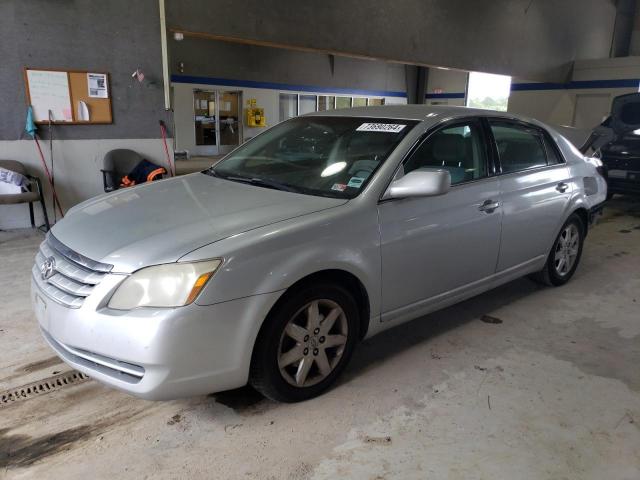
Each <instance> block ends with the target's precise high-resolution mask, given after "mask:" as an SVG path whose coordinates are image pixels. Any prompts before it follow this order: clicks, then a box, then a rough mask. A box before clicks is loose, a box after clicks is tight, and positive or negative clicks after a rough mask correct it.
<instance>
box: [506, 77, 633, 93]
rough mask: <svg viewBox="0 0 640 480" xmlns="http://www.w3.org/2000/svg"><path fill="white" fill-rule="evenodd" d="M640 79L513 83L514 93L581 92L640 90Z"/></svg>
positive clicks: (512, 89)
mask: <svg viewBox="0 0 640 480" xmlns="http://www.w3.org/2000/svg"><path fill="white" fill-rule="evenodd" d="M638 86H640V79H638V78H623V79H619V80H575V81H572V82H567V83H512V84H511V91H512V92H527V91H535V90H581V89H588V88H638Z"/></svg>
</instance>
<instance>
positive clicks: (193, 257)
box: [32, 105, 606, 401]
mask: <svg viewBox="0 0 640 480" xmlns="http://www.w3.org/2000/svg"><path fill="white" fill-rule="evenodd" d="M599 168H600V166H599V165H598V164H597V160H592V159H588V158H585V157H584V156H583V155H581V154H580V153H579V152H578V151H577V150H576V149H575V148H574V147H573V146H572V145H571V143H569V142H568V141H567V140H566V139H565V138H563V137H562V136H561V135H559V134H558V133H557V132H556V131H554V130H553V129H551V128H549V127H548V126H546V125H544V124H542V123H540V122H537V121H534V120H528V119H525V118H520V117H516V116H514V115H510V114H504V113H498V112H490V111H482V110H471V109H465V108H444V107H427V106H421V105H411V106H385V107H368V108H354V109H348V110H339V111H329V112H318V113H315V114H311V115H307V116H304V117H298V118H295V119H291V120H289V121H286V122H283V123H281V124H279V125H277V126H275V127H273V128H271V129H269V130H267V131H265V132H264V133H262V134H261V135H259V136H257V137H255V138H254V139H252V140H251V141H249V142H247V143H245V144H244V145H242V146H240V147H239V148H237V149H236V150H235V151H233V152H232V153H230V154H229V155H227V157H225V158H224V159H223V160H222V161H221V162H219V163H218V164H217V165H216V166H214V167H212V168H210V169H208V170H206V171H204V172H201V173H196V174H192V175H187V176H184V177H178V178H172V179H168V180H163V181H158V182H152V183H147V184H144V185H141V186H138V187H135V188H130V189H123V190H118V191H116V192H113V193H110V194H107V195H104V196H100V197H97V198H94V199H91V200H89V201H86V202H84V203H82V204H80V205H77V206H76V207H75V208H73V209H72V210H71V211H70V212H69V214H68V215H67V216H66V217H65V218H64V219H63V220H62V221H60V222H59V223H58V224H56V225H55V227H54V228H53V230H52V232H51V233H50V234H49V235H48V237H47V238H46V239H45V241H44V242H43V243H42V245H41V247H40V251H39V252H38V254H37V258H36V262H35V265H34V267H33V272H32V291H33V293H32V300H33V306H34V309H35V312H36V316H37V319H38V322H39V324H40V328H41V330H42V334H43V335H44V338H45V339H46V340H47V342H48V343H49V345H50V346H51V347H52V348H53V349H54V350H55V351H56V353H57V354H58V355H59V356H60V357H61V358H62V359H64V360H65V361H66V362H67V363H68V364H70V365H71V366H73V367H74V368H76V369H78V370H81V371H83V372H85V373H87V374H89V375H90V376H91V377H93V378H94V379H96V380H99V381H101V382H104V383H106V384H109V385H112V386H114V387H116V388H119V389H121V390H124V391H126V392H129V393H132V394H134V395H138V396H140V397H144V398H148V399H170V398H175V397H181V396H188V395H197V394H204V393H210V392H214V391H220V390H226V389H232V388H236V387H240V386H243V385H245V384H247V383H251V384H252V385H253V386H255V387H256V388H257V389H258V390H259V391H261V392H262V393H264V394H265V395H266V396H268V397H270V398H273V399H276V400H281V401H299V400H304V399H307V398H311V397H313V396H316V395H319V394H320V393H321V392H323V391H324V390H326V389H327V388H328V387H329V386H330V385H331V384H332V383H334V381H335V380H336V378H337V377H338V376H339V375H340V373H341V372H342V370H344V368H345V367H346V365H347V363H348V361H349V357H350V356H351V354H352V352H353V349H354V347H355V346H356V344H357V343H358V342H359V341H360V340H362V339H364V338H367V337H370V336H372V335H375V334H377V333H379V332H381V331H383V330H385V329H388V328H390V327H392V326H394V325H398V324H400V323H403V322H406V321H408V320H411V319H414V318H416V317H420V316H422V315H425V314H427V313H429V312H432V311H434V310H437V309H440V308H443V307H446V306H448V305H451V304H453V303H456V302H459V301H461V300H464V299H466V298H468V297H471V296H474V295H477V294H479V293H482V292H484V291H486V290H489V289H491V288H494V287H496V286H497V285H500V284H503V283H505V282H509V281H511V280H513V279H516V278H518V277H521V276H523V275H532V276H533V277H534V278H535V279H537V280H538V281H541V282H543V283H546V284H548V285H562V284H564V283H565V282H567V281H568V280H569V279H570V278H571V277H572V275H573V274H574V272H575V271H576V268H577V267H578V263H579V261H580V256H581V253H582V246H583V242H584V240H585V237H586V235H587V231H588V229H589V227H590V225H591V223H592V221H593V219H594V218H595V216H596V215H597V213H598V211H599V209H600V208H601V204H602V202H603V201H604V200H605V197H606V183H605V179H604V178H603V177H602V175H601V174H600V171H599Z"/></svg>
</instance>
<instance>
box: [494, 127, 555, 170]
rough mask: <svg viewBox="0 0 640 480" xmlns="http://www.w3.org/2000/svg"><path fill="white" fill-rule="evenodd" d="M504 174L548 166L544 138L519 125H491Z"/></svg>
mask: <svg viewBox="0 0 640 480" xmlns="http://www.w3.org/2000/svg"><path fill="white" fill-rule="evenodd" d="M491 130H492V132H493V136H494V138H495V141H496V147H497V148H498V155H499V157H500V165H501V166H502V173H511V172H518V171H520V170H527V169H529V168H535V167H542V166H545V165H547V157H546V155H545V151H544V146H543V144H542V136H541V135H540V134H539V133H538V132H537V131H535V130H532V129H528V128H525V127H521V126H518V125H511V124H504V123H494V122H492V123H491Z"/></svg>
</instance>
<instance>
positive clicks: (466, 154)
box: [403, 122, 487, 185]
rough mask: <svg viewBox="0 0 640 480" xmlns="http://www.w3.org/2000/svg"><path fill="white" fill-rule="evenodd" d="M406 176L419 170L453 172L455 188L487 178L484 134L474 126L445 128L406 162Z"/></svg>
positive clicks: (468, 124) (469, 124)
mask: <svg viewBox="0 0 640 480" xmlns="http://www.w3.org/2000/svg"><path fill="white" fill-rule="evenodd" d="M403 167H404V173H405V174H406V173H409V172H411V171H412V170H417V169H419V168H442V169H445V170H449V173H450V174H451V184H452V185H455V184H457V183H463V182H469V181H471V180H477V179H478V178H483V177H486V176H487V161H486V153H485V149H484V145H483V139H482V133H481V131H480V127H479V125H478V124H476V123H474V122H470V123H464V124H460V125H455V126H452V127H445V128H443V129H441V130H438V131H437V132H435V133H434V134H432V135H430V136H429V137H428V138H427V139H426V140H424V141H423V142H422V144H421V145H420V146H419V147H418V148H417V149H416V150H415V151H414V152H413V154H411V156H410V157H409V158H408V159H407V160H406V161H405V164H404V165H403Z"/></svg>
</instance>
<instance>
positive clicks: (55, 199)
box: [33, 135, 64, 217]
mask: <svg viewBox="0 0 640 480" xmlns="http://www.w3.org/2000/svg"><path fill="white" fill-rule="evenodd" d="M33 139H34V140H35V141H36V146H37V147H38V152H39V153H40V160H41V161H42V166H43V167H44V172H45V173H46V175H47V180H49V185H51V191H52V192H53V199H54V203H55V205H54V206H53V209H54V210H55V208H56V205H57V206H58V210H60V215H62V216H63V217H64V211H63V210H62V206H61V205H60V200H59V199H58V194H57V193H56V189H55V187H54V185H53V181H52V179H51V173H50V172H49V167H47V162H45V161H44V154H43V153H42V148H40V142H39V141H38V137H37V136H36V135H34V136H33Z"/></svg>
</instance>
